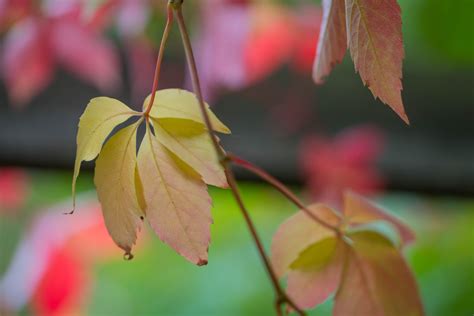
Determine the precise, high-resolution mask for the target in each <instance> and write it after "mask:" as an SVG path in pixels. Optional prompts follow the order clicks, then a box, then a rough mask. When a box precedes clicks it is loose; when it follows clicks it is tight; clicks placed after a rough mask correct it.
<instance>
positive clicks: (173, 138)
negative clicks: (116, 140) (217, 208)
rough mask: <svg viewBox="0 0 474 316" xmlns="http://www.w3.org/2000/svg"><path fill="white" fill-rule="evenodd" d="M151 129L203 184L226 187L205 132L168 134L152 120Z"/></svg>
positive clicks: (211, 144) (213, 150)
mask: <svg viewBox="0 0 474 316" xmlns="http://www.w3.org/2000/svg"><path fill="white" fill-rule="evenodd" d="M153 128H154V131H155V135H156V138H157V139H158V141H159V142H160V143H161V144H162V145H163V146H165V147H166V148H167V149H168V150H170V151H171V152H173V153H174V154H175V155H176V156H177V157H178V158H179V159H181V160H182V161H184V162H185V163H186V164H188V165H189V166H190V167H191V168H192V169H194V170H195V171H196V172H197V173H199V174H200V175H201V176H202V179H203V180H204V182H206V183H207V184H212V185H215V186H218V187H227V180H226V176H225V174H224V168H223V167H222V165H221V163H220V162H219V159H218V157H217V154H216V151H215V149H214V145H213V143H212V140H211V138H210V136H209V134H208V133H207V132H203V133H201V134H199V135H193V136H189V137H183V136H179V135H175V134H173V133H168V132H167V131H166V130H165V129H164V128H162V127H161V125H160V123H159V122H158V121H157V120H154V119H153Z"/></svg>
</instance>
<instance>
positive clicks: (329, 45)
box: [313, 0, 347, 83]
mask: <svg viewBox="0 0 474 316" xmlns="http://www.w3.org/2000/svg"><path fill="white" fill-rule="evenodd" d="M345 14H346V13H345V6H344V0H324V1H323V21H322V25H321V32H320V36H319V41H318V45H317V51H316V59H315V61H314V66H313V78H314V81H315V82H316V83H322V82H323V79H324V77H326V76H327V75H329V73H330V72H331V70H332V68H333V67H334V65H335V64H337V63H340V62H341V61H342V59H343V58H344V54H345V53H346V50H347V36H346V20H345V18H346V16H345Z"/></svg>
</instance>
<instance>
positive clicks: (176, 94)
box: [143, 89, 230, 134]
mask: <svg viewBox="0 0 474 316" xmlns="http://www.w3.org/2000/svg"><path fill="white" fill-rule="evenodd" d="M149 102H150V96H149V97H148V98H146V99H145V102H144V103H143V106H144V107H147V106H148V103H149ZM153 104H154V105H153V108H152V110H151V113H150V115H151V116H153V117H154V118H156V119H158V121H160V119H165V118H166V119H183V120H191V121H193V122H196V123H199V124H201V125H204V120H203V117H202V114H201V111H200V108H199V101H198V99H197V97H196V95H195V94H194V93H191V92H189V91H186V90H181V89H164V90H158V91H157V92H156V96H155V101H154V102H153ZM206 107H207V113H208V114H209V117H210V119H211V123H212V127H213V128H214V130H215V131H216V132H220V133H224V134H229V133H230V130H229V128H228V127H227V126H225V125H224V124H223V123H222V122H221V121H220V120H219V119H218V118H217V117H216V116H215V115H214V113H212V111H211V110H210V109H209V105H208V104H206Z"/></svg>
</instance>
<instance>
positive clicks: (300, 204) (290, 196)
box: [227, 153, 340, 234]
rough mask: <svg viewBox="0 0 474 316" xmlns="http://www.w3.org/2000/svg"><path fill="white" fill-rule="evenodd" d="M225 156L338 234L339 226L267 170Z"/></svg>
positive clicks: (236, 158)
mask: <svg viewBox="0 0 474 316" xmlns="http://www.w3.org/2000/svg"><path fill="white" fill-rule="evenodd" d="M227 157H229V159H230V160H231V161H232V162H234V163H235V164H236V165H238V166H240V167H242V168H244V169H246V170H248V171H250V172H252V173H254V174H255V175H257V176H258V177H260V178H261V179H263V180H264V181H266V182H268V183H269V184H270V185H272V186H273V187H274V188H275V189H277V190H278V191H279V192H280V193H281V194H283V195H284V196H285V197H286V198H287V199H288V200H290V201H291V202H293V203H294V204H295V205H296V206H297V207H298V208H300V209H301V210H302V211H303V212H305V213H306V215H308V216H309V217H310V218H311V219H313V220H314V221H315V222H317V223H318V224H321V225H323V226H324V227H326V228H328V229H331V230H333V231H334V232H335V233H336V234H339V233H340V232H339V228H338V227H337V226H333V225H331V224H329V223H327V222H326V221H324V220H323V219H321V218H320V217H319V216H317V215H316V214H314V213H313V212H311V211H310V210H309V209H308V208H307V207H306V206H305V205H304V203H303V202H301V200H300V199H299V198H298V197H297V196H296V195H295V194H294V193H293V192H291V191H290V189H288V187H287V186H285V185H284V184H283V183H281V182H280V181H278V180H277V179H276V178H274V177H273V176H272V175H270V174H269V173H268V172H266V171H265V170H263V169H261V168H259V167H257V166H255V165H254V164H252V163H250V162H248V161H246V160H244V159H242V158H239V157H237V156H235V155H233V154H230V153H229V154H227ZM334 214H335V215H337V216H339V214H338V213H336V212H334Z"/></svg>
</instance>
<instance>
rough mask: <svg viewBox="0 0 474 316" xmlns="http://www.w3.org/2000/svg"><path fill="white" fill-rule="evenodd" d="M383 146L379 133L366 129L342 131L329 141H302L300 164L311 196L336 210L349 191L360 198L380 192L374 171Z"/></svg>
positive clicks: (380, 182)
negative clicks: (347, 190)
mask: <svg viewBox="0 0 474 316" xmlns="http://www.w3.org/2000/svg"><path fill="white" fill-rule="evenodd" d="M382 146H383V138H382V135H381V133H380V132H379V131H378V130H377V129H375V128H371V127H368V126H362V127H356V128H352V129H350V130H347V131H344V132H342V133H341V134H339V135H337V136H336V137H335V138H334V139H332V140H330V139H326V138H322V137H318V136H313V137H309V138H307V139H305V141H304V142H303V144H302V146H301V147H302V150H301V164H302V170H303V172H304V176H305V178H306V179H307V183H308V188H309V190H310V193H311V194H312V196H313V197H314V198H315V199H318V200H319V201H323V202H325V203H330V204H331V205H335V206H338V207H339V206H342V198H343V192H344V191H345V190H346V189H348V188H350V189H352V190H355V191H357V192H360V193H363V194H373V193H374V192H377V191H378V190H380V189H381V188H383V181H382V178H381V175H380V174H379V172H378V171H377V169H376V167H375V162H376V159H377V158H378V156H379V155H380V154H381V151H382Z"/></svg>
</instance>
